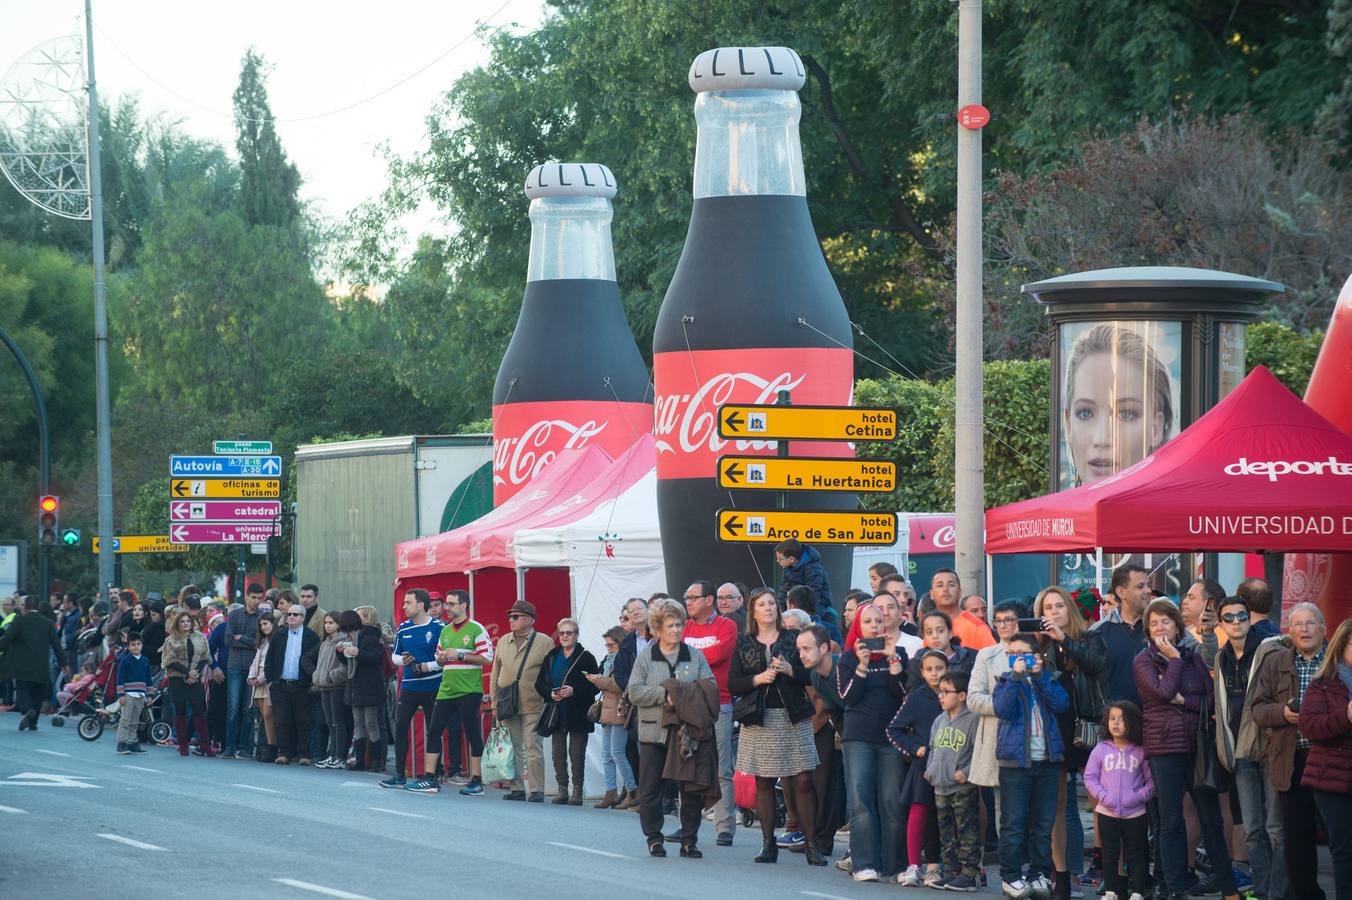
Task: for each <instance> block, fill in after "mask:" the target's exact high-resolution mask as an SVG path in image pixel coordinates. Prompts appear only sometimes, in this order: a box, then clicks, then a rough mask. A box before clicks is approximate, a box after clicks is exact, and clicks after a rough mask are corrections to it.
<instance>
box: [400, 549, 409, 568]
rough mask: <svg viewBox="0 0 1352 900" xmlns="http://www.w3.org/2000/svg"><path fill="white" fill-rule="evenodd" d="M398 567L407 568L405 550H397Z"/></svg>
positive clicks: (406, 553) (406, 552)
mask: <svg viewBox="0 0 1352 900" xmlns="http://www.w3.org/2000/svg"><path fill="white" fill-rule="evenodd" d="M399 568H401V569H407V568H408V551H407V550H400V551H399Z"/></svg>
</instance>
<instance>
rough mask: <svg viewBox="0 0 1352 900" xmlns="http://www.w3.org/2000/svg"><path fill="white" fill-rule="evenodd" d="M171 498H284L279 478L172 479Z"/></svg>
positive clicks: (170, 482) (170, 483)
mask: <svg viewBox="0 0 1352 900" xmlns="http://www.w3.org/2000/svg"><path fill="white" fill-rule="evenodd" d="M169 496H171V497H173V498H175V499H185V500H186V499H188V498H189V497H219V498H233V499H239V500H275V499H276V498H278V497H280V496H282V482H281V479H279V478H171V479H169Z"/></svg>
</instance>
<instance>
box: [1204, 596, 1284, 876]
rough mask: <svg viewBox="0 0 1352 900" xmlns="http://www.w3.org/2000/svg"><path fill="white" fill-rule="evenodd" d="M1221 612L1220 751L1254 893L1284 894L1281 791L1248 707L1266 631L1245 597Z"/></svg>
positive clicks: (1218, 657) (1218, 674) (1223, 605)
mask: <svg viewBox="0 0 1352 900" xmlns="http://www.w3.org/2000/svg"><path fill="white" fill-rule="evenodd" d="M1217 611H1218V613H1219V617H1220V623H1221V625H1220V627H1221V630H1222V631H1223V632H1224V633H1225V638H1226V641H1225V644H1224V645H1223V646H1222V647H1221V648H1220V652H1219V653H1217V655H1216V679H1215V683H1216V738H1217V740H1216V755H1217V756H1218V757H1219V758H1220V761H1221V764H1222V765H1224V766H1225V767H1226V768H1227V769H1229V770H1230V771H1231V772H1233V773H1234V774H1235V796H1237V797H1238V798H1239V811H1240V817H1241V818H1242V819H1243V820H1244V842H1245V844H1246V845H1247V846H1248V848H1249V868H1250V869H1251V871H1252V872H1253V890H1254V893H1256V894H1257V895H1258V896H1260V897H1285V896H1286V865H1285V863H1284V861H1283V860H1282V853H1283V848H1282V844H1283V841H1282V816H1281V809H1280V808H1279V807H1278V805H1277V790H1276V788H1274V787H1273V786H1272V782H1271V781H1269V780H1268V771H1267V763H1266V762H1265V761H1264V759H1263V757H1264V755H1265V753H1264V752H1261V751H1259V752H1255V750H1256V749H1257V747H1258V745H1259V744H1260V743H1261V742H1262V741H1263V740H1264V738H1263V734H1262V729H1260V728H1259V727H1258V726H1257V725H1255V724H1254V721H1253V710H1252V709H1245V705H1244V700H1245V698H1246V697H1247V696H1248V692H1249V675H1250V673H1251V672H1252V671H1253V661H1254V657H1255V656H1256V655H1257V650H1258V645H1259V644H1261V643H1262V642H1263V635H1262V633H1261V632H1259V631H1258V630H1256V629H1255V628H1253V627H1252V626H1253V617H1252V615H1251V614H1250V612H1249V607H1248V604H1247V603H1245V602H1244V598H1242V597H1226V598H1224V599H1223V600H1221V602H1220V604H1219V606H1218V609H1217Z"/></svg>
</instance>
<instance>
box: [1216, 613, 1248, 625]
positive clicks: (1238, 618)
mask: <svg viewBox="0 0 1352 900" xmlns="http://www.w3.org/2000/svg"><path fill="white" fill-rule="evenodd" d="M1221 621H1222V622H1228V623H1230V624H1234V623H1235V622H1247V621H1249V614H1248V613H1246V612H1242V613H1226V614H1225V615H1223V616H1221Z"/></svg>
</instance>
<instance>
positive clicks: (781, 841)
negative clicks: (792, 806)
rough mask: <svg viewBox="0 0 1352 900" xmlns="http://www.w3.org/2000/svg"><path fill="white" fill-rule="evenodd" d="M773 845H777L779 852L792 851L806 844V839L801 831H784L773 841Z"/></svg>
mask: <svg viewBox="0 0 1352 900" xmlns="http://www.w3.org/2000/svg"><path fill="white" fill-rule="evenodd" d="M775 843H776V844H778V845H779V849H780V850H792V849H794V848H795V847H801V846H803V845H804V844H806V843H807V838H806V837H804V835H803V833H802V832H801V831H786V832H784V833H783V834H781V835H780V836H779V837H778V838H776V839H775Z"/></svg>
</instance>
